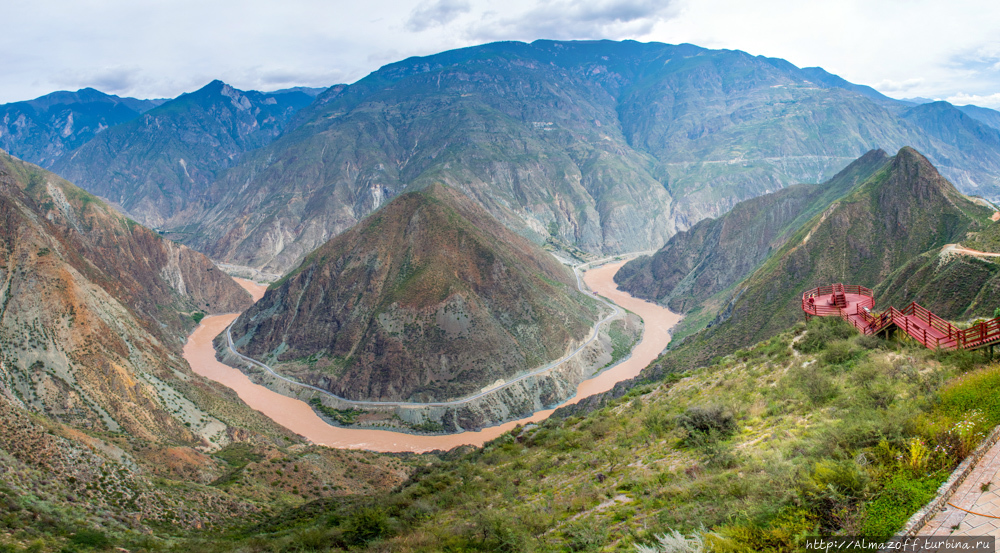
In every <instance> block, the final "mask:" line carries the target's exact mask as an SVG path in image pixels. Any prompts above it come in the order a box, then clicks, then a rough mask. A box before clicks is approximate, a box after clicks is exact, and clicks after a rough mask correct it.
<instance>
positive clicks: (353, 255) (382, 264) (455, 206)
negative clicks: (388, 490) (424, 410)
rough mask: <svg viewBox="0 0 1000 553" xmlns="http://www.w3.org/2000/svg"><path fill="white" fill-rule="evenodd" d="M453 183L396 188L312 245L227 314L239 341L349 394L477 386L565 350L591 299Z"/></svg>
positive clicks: (589, 312)
mask: <svg viewBox="0 0 1000 553" xmlns="http://www.w3.org/2000/svg"><path fill="white" fill-rule="evenodd" d="M576 287H577V283H576V278H575V277H574V275H573V274H572V272H570V271H569V270H568V269H566V268H565V267H564V266H563V265H561V264H560V263H559V262H558V261H557V260H556V259H555V258H554V257H552V256H551V255H550V254H548V253H547V252H545V251H544V250H542V249H541V248H539V247H537V246H535V245H534V244H532V243H530V242H529V241H527V240H525V239H524V238H522V237H520V236H517V235H516V234H514V233H512V232H510V231H509V230H507V229H506V228H504V227H503V226H502V225H501V224H499V223H498V222H497V221H496V220H494V219H493V218H492V217H491V216H490V215H489V214H488V213H487V212H486V211H484V210H483V209H482V208H481V207H479V206H478V205H477V204H476V203H475V202H473V201H472V200H470V199H469V198H467V197H465V196H464V195H462V194H461V193H459V192H458V191H456V190H454V189H451V188H448V187H445V186H442V185H431V186H430V187H428V188H425V189H422V190H420V191H415V192H409V193H406V194H403V195H400V196H398V197H397V198H396V199H394V200H393V201H392V202H390V203H389V204H387V205H385V206H383V207H382V208H381V209H379V210H378V211H376V212H375V213H373V214H372V215H370V216H369V217H368V218H366V219H365V220H363V221H362V222H360V223H359V224H358V225H357V226H355V227H354V228H352V229H350V230H348V231H347V232H344V233H343V234H341V235H340V236H338V237H336V238H334V239H333V240H331V241H329V242H327V243H326V244H324V245H323V246H322V247H320V248H318V249H317V250H316V251H314V252H313V253H311V254H309V256H307V257H306V259H305V260H304V261H303V262H302V264H301V265H300V266H299V267H298V268H297V269H295V270H294V271H293V272H292V273H291V274H290V275H288V276H287V277H285V278H284V279H283V280H282V281H280V282H277V283H275V284H274V285H272V286H271V287H270V288H269V289H268V291H267V293H266V294H265V295H264V298H263V299H261V300H260V301H258V302H257V303H256V304H255V305H254V306H253V307H252V308H250V309H249V310H247V311H246V312H245V313H243V314H242V315H241V316H240V317H239V319H237V321H236V322H235V323H234V325H233V327H232V334H233V339H234V341H235V343H236V346H237V348H238V349H239V350H240V351H241V352H242V353H244V354H246V355H249V356H251V357H254V358H256V359H259V360H262V361H265V362H267V363H269V364H273V365H274V366H275V367H276V369H277V370H279V371H281V372H283V373H286V374H288V375H290V376H292V377H293V378H296V379H299V380H302V381H305V382H308V383H311V384H313V385H316V386H320V387H323V388H325V389H327V390H330V391H331V392H333V393H335V394H337V395H340V396H342V397H347V398H350V399H367V400H376V401H398V400H410V401H431V400H445V399H449V398H457V397H462V396H465V395H470V394H472V393H474V392H478V391H479V390H480V389H481V388H483V387H485V386H488V385H490V384H493V383H494V382H496V381H497V380H498V379H509V378H510V377H512V376H514V375H517V374H518V373H523V372H525V371H527V370H530V369H533V368H536V367H539V366H541V365H544V364H545V363H546V362H547V361H549V360H552V359H555V358H558V357H560V356H562V355H564V354H565V353H566V352H567V350H568V349H569V347H570V345H571V344H575V343H578V342H579V341H581V340H582V339H583V338H584V337H585V336H586V335H587V334H588V333H589V331H590V329H591V327H592V326H593V325H594V323H595V322H596V321H597V319H598V309H597V304H596V303H595V302H594V301H593V300H592V299H591V298H588V297H587V296H584V295H583V294H582V293H580V292H578V291H577V288H576Z"/></svg>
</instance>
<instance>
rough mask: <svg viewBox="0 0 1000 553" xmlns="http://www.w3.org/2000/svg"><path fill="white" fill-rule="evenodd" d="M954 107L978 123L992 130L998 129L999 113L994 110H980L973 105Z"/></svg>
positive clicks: (999, 122) (999, 123)
mask: <svg viewBox="0 0 1000 553" xmlns="http://www.w3.org/2000/svg"><path fill="white" fill-rule="evenodd" d="M955 107H957V108H958V109H959V110H961V111H962V113H964V114H966V115H968V116H969V117H971V118H973V119H975V120H977V121H979V122H980V123H983V124H985V125H989V126H991V127H993V128H994V129H1000V112H998V111H997V110H995V109H989V108H981V107H979V106H973V105H968V106H955Z"/></svg>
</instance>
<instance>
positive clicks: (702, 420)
mask: <svg viewBox="0 0 1000 553" xmlns="http://www.w3.org/2000/svg"><path fill="white" fill-rule="evenodd" d="M677 426H680V427H681V428H683V429H684V430H687V431H688V434H689V435H696V434H701V435H703V436H709V435H710V436H719V437H724V436H731V435H733V433H735V432H736V416H735V415H733V413H732V411H729V410H728V409H726V408H724V407H722V406H719V405H710V406H708V407H700V406H696V407H689V408H688V409H687V410H686V411H684V413H683V414H681V415H678V416H677Z"/></svg>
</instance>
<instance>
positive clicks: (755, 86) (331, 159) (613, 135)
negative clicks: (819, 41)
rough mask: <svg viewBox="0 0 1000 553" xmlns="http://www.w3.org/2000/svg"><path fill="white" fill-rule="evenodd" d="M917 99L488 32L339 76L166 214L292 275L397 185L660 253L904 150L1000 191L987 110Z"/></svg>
mask: <svg viewBox="0 0 1000 553" xmlns="http://www.w3.org/2000/svg"><path fill="white" fill-rule="evenodd" d="M911 107H912V106H911V105H910V104H907V103H903V102H896V101H893V100H890V99H888V98H886V97H884V96H881V95H880V94H878V93H876V92H874V91H873V90H871V89H869V88H866V87H862V86H858V85H853V84H851V83H848V82H847V81H844V80H843V79H840V78H839V77H836V76H834V75H830V74H828V73H826V72H825V71H822V70H820V69H817V68H812V69H808V70H802V69H799V68H797V67H795V66H793V65H791V64H789V63H788V62H785V61H783V60H780V59H773V58H764V57H753V56H750V55H748V54H746V53H744V52H739V51H729V50H707V49H703V48H698V47H696V46H692V45H679V46H672V45H666V44H655V43H654V44H641V43H636V42H621V43H618V42H610V41H598V42H553V41H536V42H534V43H531V44H523V43H517V42H503V43H494V44H486V45H482V46H476V47H471V48H465V49H461V50H454V51H449V52H444V53H441V54H437V55H433V56H427V57H421V58H410V59H407V60H404V61H401V62H398V63H394V64H391V65H387V66H385V67H383V68H381V69H379V70H378V71H376V72H374V73H372V74H371V75H369V76H367V77H365V78H364V79H361V80H360V81H358V82H357V83H355V84H352V85H349V86H338V87H334V88H331V89H330V90H328V91H327V92H325V93H324V94H322V95H321V96H320V97H318V98H317V100H316V102H315V103H314V104H312V105H311V106H309V107H308V108H306V109H303V110H302V111H301V112H300V113H299V114H297V116H296V121H297V122H301V123H302V124H301V125H300V126H297V128H296V129H295V131H294V132H289V133H286V134H285V135H284V136H282V137H281V138H279V139H278V140H277V141H275V142H274V143H273V144H271V145H269V146H267V147H265V148H263V149H261V150H260V151H258V152H255V153H254V154H253V155H248V156H246V157H245V158H244V159H243V160H242V161H241V162H240V164H239V165H238V166H236V167H234V168H233V169H231V170H230V171H228V172H227V173H226V174H225V175H224V176H223V177H222V178H221V179H220V180H219V181H217V182H215V183H214V184H213V185H212V186H211V192H210V193H209V198H210V199H211V203H212V205H210V206H204V207H205V209H207V212H203V211H201V210H200V207H199V208H197V209H196V208H192V209H193V211H191V212H190V213H189V214H187V215H185V216H181V217H178V218H177V219H175V220H173V221H172V222H171V223H170V228H171V229H176V230H178V231H181V232H183V234H178V235H177V236H178V238H179V239H183V240H185V242H186V243H188V244H189V245H193V246H194V247H196V248H198V249H199V250H201V251H204V252H206V253H208V254H209V255H211V256H212V257H213V258H216V259H221V260H224V261H226V262H227V263H234V264H240V265H248V266H252V267H254V268H257V269H264V270H266V271H269V272H277V273H283V272H285V271H287V270H289V269H291V268H292V267H294V266H296V265H297V264H298V262H299V261H300V260H301V259H302V257H304V256H305V255H306V254H307V253H308V252H309V251H311V250H312V249H314V248H316V247H318V246H319V245H321V244H323V243H324V242H326V241H327V240H329V239H330V238H331V237H333V236H335V235H336V234H338V233H340V232H343V231H344V230H345V229H347V228H349V227H350V226H351V225H353V224H355V223H356V222H357V221H359V220H360V219H361V218H363V217H364V216H365V215H366V214H367V213H370V212H371V211H372V210H374V209H376V208H377V207H378V206H380V205H382V204H384V203H385V202H386V201H387V200H388V199H390V198H391V197H392V196H394V195H397V194H400V193H402V192H403V191H405V190H406V189H407V188H408V187H420V186H423V185H425V184H426V183H428V182H444V183H447V184H449V185H450V186H453V187H455V188H457V189H460V190H462V191H463V192H464V193H465V194H467V195H469V196H470V197H472V198H473V199H475V200H476V201H477V202H479V203H480V204H481V205H483V206H484V207H486V209H487V210H489V211H490V212H491V213H492V214H493V215H494V216H495V217H496V218H498V219H499V220H500V221H501V222H503V223H504V225H506V226H507V227H508V228H511V229H512V230H514V231H515V232H518V233H520V234H523V235H525V236H528V237H529V238H531V239H532V240H534V241H536V242H542V241H544V240H547V239H548V238H549V237H550V236H554V237H555V238H557V239H558V241H560V242H562V243H566V244H570V245H572V246H573V247H577V248H580V249H582V250H584V251H586V252H591V253H595V254H599V253H605V254H608V253H616V252H625V251H637V250H648V249H654V248H658V247H660V246H661V245H662V244H663V243H664V242H665V241H666V239H668V238H669V237H670V236H672V235H673V234H674V233H675V231H676V230H683V229H686V228H688V227H690V226H692V225H693V224H694V223H696V222H698V221H700V220H701V219H703V218H705V217H714V216H718V215H720V214H722V213H725V212H726V211H728V210H729V208H731V207H732V206H733V205H735V204H736V203H737V202H739V201H741V200H744V199H747V198H752V197H755V196H759V195H761V194H764V193H767V192H772V191H775V190H777V189H779V188H783V187H785V186H787V185H790V184H795V183H804V182H805V183H816V182H822V181H825V180H827V179H828V178H829V177H830V176H831V175H833V174H835V173H836V172H838V171H840V170H841V169H843V168H844V167H845V166H846V165H847V164H849V163H850V162H851V161H852V160H854V159H856V158H857V157H858V156H859V155H861V154H862V153H864V152H866V151H869V150H871V149H875V148H885V149H887V150H890V151H892V150H896V149H898V148H899V147H901V146H903V145H906V144H914V145H916V146H918V147H920V149H921V151H923V152H925V153H926V154H927V155H928V156H929V157H930V158H931V159H932V160H934V161H935V162H936V163H939V164H940V165H941V167H942V170H943V171H946V172H947V174H948V175H950V176H952V177H953V178H955V179H957V180H956V181H955V182H958V183H959V184H960V186H961V187H962V189H963V190H967V191H975V192H976V193H978V194H980V195H983V196H987V197H998V196H1000V187H998V185H997V181H996V177H995V175H996V174H998V172H997V170H996V169H997V166H998V164H997V161H998V160H1000V146H997V145H996V144H994V143H993V142H992V141H991V140H989V139H988V137H986V136H985V135H982V134H981V133H978V131H976V132H973V133H972V135H973V136H975V137H976V138H975V139H974V140H972V141H969V140H967V138H968V136H969V133H968V132H967V130H968V128H969V126H970V125H973V126H974V125H979V123H977V122H976V121H975V120H973V119H971V118H966V119H968V121H965V120H962V119H956V118H954V117H951V116H950V115H949V114H948V113H944V112H938V111H933V110H928V109H926V108H923V107H922V106H918V107H916V108H912V109H911ZM951 109H954V108H951ZM908 110H909V111H908ZM955 112H956V113H959V114H960V112H957V110H955ZM955 125H959V126H960V127H961V128H955ZM200 205H202V204H199V206H200ZM179 209H180V208H179Z"/></svg>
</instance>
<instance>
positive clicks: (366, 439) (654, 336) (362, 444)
mask: <svg viewBox="0 0 1000 553" xmlns="http://www.w3.org/2000/svg"><path fill="white" fill-rule="evenodd" d="M624 263H625V262H624V261H621V262H617V263H611V264H608V265H604V266H601V267H598V268H595V269H591V270H588V271H587V272H586V273H585V274H584V276H583V280H584V282H585V283H586V285H587V286H588V287H589V288H590V289H591V290H593V291H594V292H597V293H598V294H599V295H601V296H603V297H604V298H607V299H609V300H611V301H612V302H614V303H615V304H617V305H619V306H621V307H623V308H625V309H627V310H629V311H631V312H632V313H635V314H636V315H638V316H639V317H641V318H642V319H643V322H644V332H643V334H642V337H641V338H640V340H639V342H638V343H637V344H636V345H635V347H634V348H633V350H632V353H631V355H630V356H629V357H628V358H627V359H625V360H623V361H622V362H621V363H618V364H617V365H615V366H613V367H611V368H610V369H608V370H606V371H604V372H602V373H600V374H598V375H597V376H595V377H593V378H590V379H588V380H585V381H583V382H581V383H580V384H579V385H578V386H577V388H576V394H575V396H573V397H572V398H571V399H569V400H568V401H566V402H565V403H563V404H562V405H568V404H572V403H576V402H577V401H579V400H581V399H583V398H585V397H588V396H590V395H593V394H596V393H600V392H604V391H607V390H610V389H611V388H612V387H613V386H614V385H615V383H617V382H620V381H621V380H625V379H628V378H632V377H634V376H636V375H638V374H639V372H640V371H641V370H642V369H643V368H644V367H646V366H647V365H648V364H649V363H650V362H651V361H652V360H653V359H655V358H656V357H657V356H658V355H659V353H660V352H661V351H662V350H663V348H664V347H666V345H667V343H668V342H669V341H670V333H669V329H670V328H671V327H673V326H674V325H675V324H677V322H678V321H679V320H680V316H679V315H677V314H676V313H673V312H671V311H670V310H668V309H665V308H663V307H661V306H659V305H656V304H653V303H650V302H646V301H643V300H639V299H636V298H633V297H632V296H630V295H629V294H627V293H625V292H622V291H620V290H618V287H617V285H616V284H615V283H614V280H613V277H614V274H615V273H616V272H617V271H618V269H619V268H620V267H621V265H622V264H624ZM240 283H241V284H243V285H244V287H247V289H248V290H250V291H251V294H254V295H255V299H256V298H257V297H259V295H257V294H262V293H263V288H262V287H260V286H259V285H254V286H257V288H256V289H253V290H251V289H250V288H251V285H252V283H248V281H240ZM237 316H238V315H237V314H229V315H216V316H212V317H205V319H204V320H202V324H201V325H200V326H199V327H198V328H197V329H195V331H194V332H193V333H192V334H191V336H190V338H189V339H188V343H187V345H186V346H185V348H184V357H185V359H187V360H188V363H190V364H191V367H192V368H193V369H194V371H195V372H196V373H198V374H200V375H202V376H204V377H206V378H209V379H211V380H215V381H216V382H219V383H221V384H223V385H225V386H228V387H230V388H232V389H233V390H235V391H236V392H237V394H238V395H239V396H240V398H241V399H243V401H245V402H246V403H247V404H248V405H250V406H251V407H253V408H254V409H257V410H258V411H261V412H262V413H263V414H265V415H266V416H268V417H270V418H271V419H272V420H274V421H275V422H277V423H278V424H281V425H282V426H285V427H286V428H288V429H289V430H291V431H293V432H296V433H297V434H300V435H302V436H304V437H305V438H306V439H308V440H310V441H312V442H314V443H318V444H323V445H327V446H330V447H338V448H351V449H368V450H373V451H384V452H389V451H412V452H425V451H431V450H435V449H442V450H446V449H451V448H453V447H456V446H459V445H467V444H468V445H482V444H483V443H485V442H487V441H489V440H492V439H494V438H496V437H498V436H500V435H501V434H503V433H504V432H506V431H508V430H510V429H511V428H513V427H514V426H516V425H518V424H527V423H529V422H539V421H542V420H544V419H546V418H548V416H550V415H551V414H552V412H553V411H554V409H546V410H541V411H537V412H535V413H533V414H532V415H531V416H530V417H525V418H522V419H519V420H514V421H511V422H507V423H505V424H502V425H497V426H491V427H488V428H485V429H483V430H480V431H467V432H460V433H456V434H448V435H420V434H407V433H402V432H392V431H386V430H372V429H356V428H342V427H337V426H332V425H329V424H327V423H326V422H324V421H323V420H322V419H321V418H320V417H319V416H318V415H316V413H315V412H314V411H313V409H312V408H311V407H310V406H309V405H308V404H306V403H305V402H303V401H300V400H298V399H295V398H292V397H289V396H286V395H282V394H280V393H277V392H274V391H272V390H270V389H268V388H266V387H264V386H261V385H259V384H256V383H254V382H252V381H251V380H250V378H249V377H248V376H247V375H246V374H244V373H243V372H241V371H240V370H238V369H235V368H232V367H229V366H228V365H225V364H223V363H221V362H219V361H218V360H216V357H215V353H216V352H215V349H214V346H213V343H212V340H213V338H215V336H217V335H218V334H219V333H221V332H223V331H224V330H225V329H226V328H227V327H228V326H229V324H230V323H231V322H232V321H233V320H235V319H236V317H237Z"/></svg>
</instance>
